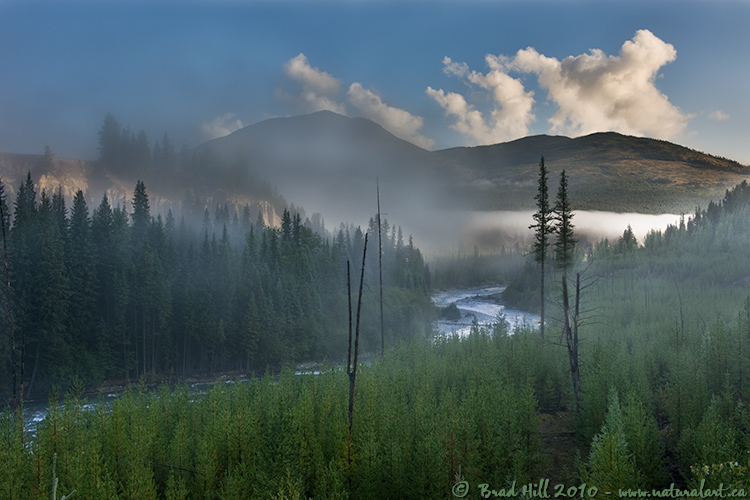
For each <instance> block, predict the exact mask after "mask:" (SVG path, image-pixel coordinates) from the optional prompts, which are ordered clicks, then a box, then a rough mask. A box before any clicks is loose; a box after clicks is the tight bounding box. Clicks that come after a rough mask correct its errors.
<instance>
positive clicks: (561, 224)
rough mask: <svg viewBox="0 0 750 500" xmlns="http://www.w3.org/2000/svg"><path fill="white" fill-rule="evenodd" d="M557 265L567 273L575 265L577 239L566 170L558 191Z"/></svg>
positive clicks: (556, 214)
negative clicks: (574, 233) (574, 231)
mask: <svg viewBox="0 0 750 500" xmlns="http://www.w3.org/2000/svg"><path fill="white" fill-rule="evenodd" d="M553 219H554V221H555V225H554V232H555V235H556V239H555V265H556V266H557V268H558V269H561V270H562V271H563V273H567V271H569V270H570V267H571V266H572V265H573V261H574V255H575V245H576V239H575V237H574V235H573V227H574V226H573V223H572V222H571V220H572V219H573V211H572V209H571V208H570V201H569V200H568V178H567V177H566V176H565V170H563V171H562V173H561V174H560V188H559V189H558V191H557V200H556V201H555V208H554V215H553Z"/></svg>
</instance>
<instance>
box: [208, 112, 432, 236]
mask: <svg viewBox="0 0 750 500" xmlns="http://www.w3.org/2000/svg"><path fill="white" fill-rule="evenodd" d="M196 152H197V153H198V154H208V155H218V156H220V157H222V158H224V159H225V160H226V161H229V162H243V163H246V164H247V165H249V168H252V169H253V170H254V171H255V172H256V173H257V174H258V175H260V176H262V177H264V178H266V179H268V180H269V181H270V182H271V183H273V184H274V185H275V186H276V187H277V189H278V190H279V192H280V193H282V194H283V196H284V197H285V198H286V199H287V200H289V201H290V202H292V203H294V204H295V205H297V206H302V207H305V208H306V210H308V211H314V212H321V213H323V214H324V215H326V217H327V218H328V219H329V220H330V219H333V220H335V221H350V222H356V223H366V222H367V219H368V218H369V217H371V216H373V215H374V214H375V212H376V210H377V209H376V183H379V184H380V187H381V193H382V194H383V197H384V200H389V203H388V204H389V205H390V206H391V207H393V206H394V204H397V205H398V206H399V207H400V208H402V209H403V210H408V211H410V212H414V211H422V210H423V209H424V208H423V207H424V206H425V205H426V204H427V205H432V202H433V201H435V200H434V196H435V194H436V193H437V192H438V188H439V184H438V183H437V182H436V180H437V179H436V175H435V166H434V155H433V154H432V153H431V152H429V151H426V150H424V149H422V148H420V147H418V146H415V145H413V144H411V143H409V142H407V141H404V140H402V139H399V138H397V137H395V136H394V135H392V134H391V133H390V132H387V131H386V130H385V129H383V128H382V127H381V126H380V125H377V124H376V123H374V122H372V121H370V120H367V119H364V118H348V117H345V116H342V115H339V114H336V113H332V112H330V111H320V112H317V113H312V114H309V115H303V116H294V117H290V118H274V119H270V120H266V121H263V122H260V123H258V124H255V125H251V126H248V127H245V128H243V129H240V130H237V131H235V132H234V133H232V134H229V135H227V136H225V137H221V138H218V139H214V140H212V141H208V142H206V143H204V144H202V145H200V146H199V147H198V148H196ZM394 215H395V214H394Z"/></svg>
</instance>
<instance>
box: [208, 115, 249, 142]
mask: <svg viewBox="0 0 750 500" xmlns="http://www.w3.org/2000/svg"><path fill="white" fill-rule="evenodd" d="M235 116H236V115H235V114H234V113H224V114H223V115H221V116H217V117H216V118H214V119H213V120H211V121H210V122H208V123H204V124H203V125H202V126H201V130H203V134H204V135H205V136H206V137H208V138H209V139H216V138H217V137H224V136H225V135H229V134H231V133H232V132H234V131H235V130H239V129H241V128H242V127H244V126H245V124H244V123H242V120H240V119H239V118H235Z"/></svg>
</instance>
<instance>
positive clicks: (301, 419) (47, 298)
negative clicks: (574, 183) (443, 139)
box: [0, 159, 750, 499]
mask: <svg viewBox="0 0 750 500" xmlns="http://www.w3.org/2000/svg"><path fill="white" fill-rule="evenodd" d="M558 179H559V181H558ZM558 182H559V184H558ZM569 182H570V181H569V179H568V178H567V177H566V174H565V172H564V171H562V172H560V171H557V170H556V169H555V167H554V165H546V166H545V164H544V159H542V161H541V162H540V171H539V191H538V195H537V197H536V199H535V200H536V202H537V212H536V214H535V217H534V222H535V224H533V225H532V227H531V229H533V230H534V234H535V238H534V243H533V244H530V245H528V247H527V248H516V249H511V250H508V251H504V252H503V253H501V254H496V255H479V254H475V255H473V256H456V257H450V258H443V259H439V260H436V261H435V264H434V265H430V264H431V263H429V262H428V260H427V259H426V258H425V257H424V256H423V254H422V252H421V251H420V250H419V249H418V248H417V247H416V246H415V244H414V242H413V241H412V239H411V238H409V237H408V236H405V235H404V234H403V232H402V231H401V229H400V228H399V227H398V226H396V225H393V224H389V223H388V221H386V220H383V221H382V224H381V220H380V215H381V214H380V213H379V212H378V213H377V214H374V215H373V218H372V219H371V220H370V223H369V225H368V227H366V228H361V227H358V226H354V225H351V224H350V225H346V224H342V225H341V226H340V227H339V228H337V229H336V230H334V231H329V230H326V229H325V228H324V227H321V226H320V225H317V226H316V225H315V224H313V223H312V222H311V220H310V219H309V218H307V217H304V216H303V213H302V211H300V210H299V209H294V210H290V209H288V208H285V209H284V210H283V212H282V215H281V222H280V224H278V225H276V226H273V225H269V224H268V223H267V221H265V220H264V218H263V217H262V216H260V217H259V216H258V215H257V214H254V213H251V210H250V209H249V207H242V206H239V207H238V206H230V205H229V204H222V205H217V206H215V207H211V208H212V210H208V209H206V211H205V213H204V217H203V222H202V223H198V224H194V223H188V222H186V221H185V218H184V217H182V216H180V215H179V214H178V215H175V214H174V213H172V211H171V210H169V211H167V213H166V214H161V213H154V212H153V211H152V210H151V208H150V204H149V191H148V188H147V186H146V185H145V183H144V182H142V181H138V182H137V183H136V184H135V186H134V187H133V191H132V197H131V199H130V200H128V202H127V203H125V204H113V202H112V201H111V200H109V199H108V198H107V197H106V195H105V196H104V197H102V199H101V201H100V203H99V204H98V205H97V206H95V207H93V208H92V207H89V206H88V204H87V202H86V199H85V196H84V193H82V192H80V191H79V192H78V193H77V194H76V195H75V197H74V198H73V200H72V204H70V205H71V206H70V207H68V202H67V201H66V198H65V196H63V194H62V191H57V192H47V191H46V190H41V192H40V191H39V189H38V187H37V184H36V183H35V180H34V179H33V178H32V177H31V175H30V174H29V175H28V176H27V177H26V178H25V179H24V180H23V181H22V182H21V183H20V184H19V185H18V186H15V188H16V189H15V193H16V196H15V200H14V201H13V202H6V197H5V195H4V194H3V196H2V200H1V202H2V206H1V208H2V218H3V228H4V233H3V249H4V261H5V272H6V274H5V276H6V279H5V280H4V284H5V286H4V294H3V307H1V308H0V316H1V319H2V324H3V330H2V331H3V336H2V342H0V361H2V363H1V364H0V370H2V372H0V380H2V381H4V383H3V385H2V387H0V395H1V396H2V398H3V401H5V402H7V407H6V408H5V409H4V411H3V412H2V414H1V415H0V463H2V464H3V466H2V467H0V498H2V499H6V498H7V499H31V498H50V497H51V498H56V496H57V495H59V497H60V498H63V497H64V498H71V497H76V495H77V497H80V498H112V499H115V498H132V499H157V498H165V499H167V498H168V499H177V498H216V499H225V498H237V499H240V498H242V499H246V498H264V499H267V498H273V499H307V498H310V499H338V498H341V499H343V498H357V499H381V498H382V499H385V498H409V499H411V498H425V499H432V498H489V497H500V496H508V497H525V498H536V497H538V498H544V496H543V492H547V493H549V494H550V495H552V494H558V496H560V495H562V496H565V497H568V498H571V497H575V498H594V497H596V498H606V497H607V496H616V497H631V496H632V497H637V496H639V494H640V496H643V492H647V494H648V495H649V496H665V495H667V493H665V492H668V491H672V492H673V493H674V491H678V493H679V494H678V495H677V496H681V497H685V498H701V497H703V498H705V497H706V496H721V495H719V494H723V495H725V496H731V495H732V493H734V494H735V495H734V496H742V493H743V492H746V491H748V489H750V472H748V467H749V466H750V454H749V453H750V433H749V432H748V431H750V408H749V407H748V405H747V401H748V398H750V380H749V379H750V362H749V361H747V359H748V353H749V352H750V291H749V290H748V288H747V287H748V276H750V261H749V260H748V258H747V257H748V254H747V249H748V248H750V229H749V226H748V223H747V221H748V220H750V186H748V184H747V183H745V182H743V183H741V184H739V185H737V186H736V187H735V188H733V189H731V190H727V192H726V194H725V196H724V197H723V199H721V200H716V201H715V202H712V203H710V204H709V205H708V206H707V207H706V208H700V207H699V208H696V211H695V213H694V214H692V215H689V216H687V217H684V218H682V219H681V220H680V221H679V223H677V224H675V225H670V226H669V227H668V228H667V229H666V230H664V231H657V230H652V231H651V232H649V233H648V234H647V235H646V237H645V238H644V239H642V240H639V239H638V238H637V237H636V236H635V235H634V233H633V231H632V229H631V228H630V227H628V228H625V229H624V230H623V233H622V236H621V237H619V238H617V239H615V240H611V241H610V240H607V239H602V240H600V241H596V242H593V243H588V242H581V241H579V238H578V237H577V234H576V219H575V212H573V211H572V209H571V207H572V206H575V200H574V199H568V193H569ZM378 243H380V245H378ZM373 249H375V250H373ZM381 262H382V283H383V289H382V290H383V291H382V302H381V295H380V289H379V283H380V276H381V274H380V273H381V267H380V265H381ZM483 283H500V284H505V285H507V288H506V289H505V291H504V292H503V298H502V299H503V301H504V302H505V303H506V304H509V305H513V306H515V307H518V308H520V309H523V310H527V311H531V312H535V313H539V312H542V311H543V312H542V318H543V321H544V323H543V329H542V325H538V324H529V323H524V324H517V325H508V324H507V323H506V322H505V320H504V318H503V317H498V318H497V321H496V322H495V323H494V324H493V325H491V326H483V325H480V324H478V323H476V322H474V324H473V326H472V327H471V333H470V334H469V335H468V336H465V337H460V336H457V335H453V336H451V335H448V336H444V335H438V334H436V333H435V332H433V329H432V327H431V324H432V322H433V321H434V320H435V319H436V318H437V316H438V315H439V313H440V311H438V310H437V309H436V308H435V307H434V306H433V305H432V302H431V293H432V292H433V291H434V289H435V288H436V287H442V288H450V287H460V286H467V285H469V284H483ZM381 303H382V312H381V309H380V307H381ZM381 319H382V331H381ZM355 325H356V328H355ZM509 326H513V329H512V331H511V330H509ZM358 355H359V358H360V359H359V361H358V359H357V356H358ZM344 359H347V364H346V373H345V372H344V369H343V360H344ZM352 360H354V362H353V363H352ZM304 363H308V364H309V366H313V367H314V369H312V370H309V371H303V372H299V371H298V370H297V366H298V365H300V364H304ZM232 374H235V375H236V376H235V377H232ZM220 376H222V377H223V378H222V379H221V380H222V382H220V383H216V384H214V385H213V386H212V388H210V389H209V390H207V391H206V392H205V393H201V394H196V393H195V392H193V391H191V389H190V386H189V385H188V384H187V383H186V382H185V381H186V380H188V379H190V378H191V377H195V378H203V379H207V380H217V379H218V378H219V377H220ZM113 380H116V381H119V382H122V383H128V385H129V387H128V389H127V390H125V391H123V392H122V393H120V394H119V395H118V396H117V397H116V398H115V399H114V400H113V401H112V402H111V403H107V404H104V403H103V402H100V403H99V404H97V397H96V395H93V396H92V395H91V394H90V389H91V388H96V387H99V386H101V384H102V383H104V382H105V381H113ZM38 399H47V400H49V408H48V411H47V413H46V416H45V418H44V419H43V420H42V421H40V422H38V425H37V427H36V431H35V432H34V433H33V434H32V433H29V432H27V429H25V423H24V419H23V414H22V411H21V410H22V408H23V405H24V404H25V403H26V401H33V400H38ZM545 481H546V482H545ZM545 485H546V486H545ZM670 488H671V490H670Z"/></svg>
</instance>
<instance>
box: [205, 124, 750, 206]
mask: <svg viewBox="0 0 750 500" xmlns="http://www.w3.org/2000/svg"><path fill="white" fill-rule="evenodd" d="M198 150H204V151H205V150H210V151H213V152H214V153H216V154H219V155H221V156H223V157H225V158H235V159H236V158H244V159H245V160H246V161H248V162H249V164H250V165H251V168H253V169H256V170H257V171H258V172H259V173H260V174H261V175H263V176H264V177H266V178H268V179H269V180H270V181H271V182H272V183H274V184H275V185H276V186H277V187H278V188H279V190H280V192H281V193H283V194H284V196H286V197H287V198H288V199H290V200H295V203H297V201H296V200H300V202H302V203H304V205H303V206H309V207H320V209H321V211H323V212H326V211H328V212H335V213H340V212H342V211H351V210H354V211H355V212H358V210H357V205H361V204H363V203H364V201H365V200H368V199H370V198H373V194H374V187H373V184H374V181H375V178H376V177H377V178H379V179H380V182H381V185H383V184H385V186H386V187H387V188H388V189H387V190H381V191H382V192H388V191H392V192H393V193H394V197H395V198H398V199H400V200H401V201H404V199H405V198H410V197H415V198H417V199H418V200H419V201H420V202H424V201H430V202H434V203H437V204H438V205H439V206H442V207H447V206H450V207H452V208H463V209H468V210H531V209H533V207H534V194H535V193H536V183H537V172H538V164H539V158H540V157H541V156H544V158H545V163H546V165H547V167H548V170H549V171H550V186H551V188H550V191H551V192H552V193H555V192H556V184H557V179H558V175H559V172H560V171H561V170H563V169H565V170H566V173H567V174H568V178H569V184H570V192H569V195H570V198H571V200H572V202H573V205H574V208H576V209H579V210H606V211H615V212H638V213H679V212H692V211H693V210H694V209H695V207H696V206H699V205H700V206H705V205H706V204H707V203H708V202H709V201H711V200H716V199H720V198H721V197H723V195H724V192H725V190H726V189H728V188H731V187H733V186H735V185H736V184H737V183H739V182H741V181H742V180H743V179H745V178H747V177H748V176H749V175H750V168H748V167H747V166H744V165H741V164H739V163H737V162H735V161H732V160H728V159H726V158H719V157H715V156H711V155H707V154H704V153H701V152H698V151H694V150H691V149H688V148H686V147H683V146H679V145H677V144H672V143H669V142H666V141H659V140H654V139H646V138H640V137H631V136H625V135H621V134H617V133H614V132H608V133H597V134H592V135H588V136H584V137H579V138H575V139H571V138H568V137H562V136H547V135H538V136H532V137H526V138H523V139H518V140H516V141H511V142H507V143H501V144H495V145H491V146H477V147H458V148H450V149H445V150H439V151H434V152H430V151H426V150H424V149H422V148H419V147H418V146H415V145H413V144H411V143H408V142H406V141H403V140H401V139H398V138H397V137H395V136H393V135H392V134H390V133H389V132H387V131H386V130H385V129H383V128H382V127H380V126H379V125H377V124H375V123H373V122H372V121H369V120H366V119H364V118H347V117H344V116H341V115H338V114H335V113H332V112H330V111H321V112H317V113H312V114H309V115H304V116H295V117H291V118H275V119H271V120H266V121H264V122H260V123H258V124H255V125H252V126H249V127H245V128H243V129H240V130H238V131H236V132H234V133H232V134H230V135H228V136H225V137H222V138H219V139H214V140H213V141H209V142H207V143H204V144H202V145H201V146H199V148H198ZM326 209H330V210H326ZM409 209H411V208H409ZM415 209H416V208H415ZM316 210H317V209H316ZM371 212H372V210H371V209H370V211H369V212H367V213H371Z"/></svg>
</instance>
